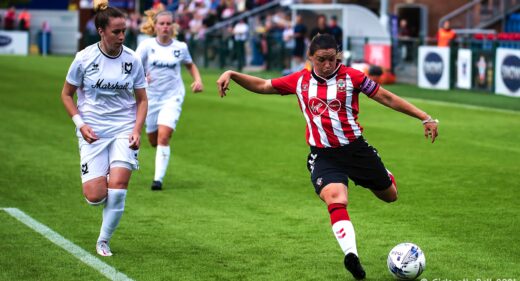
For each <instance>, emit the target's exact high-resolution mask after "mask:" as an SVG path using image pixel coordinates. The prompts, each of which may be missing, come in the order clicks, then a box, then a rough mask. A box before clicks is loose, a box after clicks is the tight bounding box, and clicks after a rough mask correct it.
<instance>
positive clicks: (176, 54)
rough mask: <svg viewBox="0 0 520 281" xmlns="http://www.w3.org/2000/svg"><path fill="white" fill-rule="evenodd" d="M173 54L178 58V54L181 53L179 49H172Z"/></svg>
mask: <svg viewBox="0 0 520 281" xmlns="http://www.w3.org/2000/svg"><path fill="white" fill-rule="evenodd" d="M173 55H174V56H175V57H176V58H178V57H179V56H180V55H181V51H180V50H173Z"/></svg>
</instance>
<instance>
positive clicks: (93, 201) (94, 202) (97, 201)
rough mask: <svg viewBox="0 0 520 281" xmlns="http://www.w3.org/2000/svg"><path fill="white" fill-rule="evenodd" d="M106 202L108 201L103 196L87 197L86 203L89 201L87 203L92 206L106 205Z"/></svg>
mask: <svg viewBox="0 0 520 281" xmlns="http://www.w3.org/2000/svg"><path fill="white" fill-rule="evenodd" d="M106 200H107V197H106V195H105V196H104V197H101V196H85V201H87V203H88V204H89V205H90V206H99V205H102V204H104V203H105V201H106Z"/></svg>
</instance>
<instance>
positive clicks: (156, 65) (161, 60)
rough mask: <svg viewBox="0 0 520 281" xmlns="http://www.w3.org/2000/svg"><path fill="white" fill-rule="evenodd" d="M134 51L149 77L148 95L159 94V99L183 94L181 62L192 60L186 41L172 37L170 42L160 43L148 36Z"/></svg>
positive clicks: (190, 61) (185, 62)
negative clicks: (166, 43)
mask: <svg viewBox="0 0 520 281" xmlns="http://www.w3.org/2000/svg"><path fill="white" fill-rule="evenodd" d="M136 53H137V55H138V56H139V57H140V58H141V61H142V62H143V66H144V70H145V73H146V75H149V78H150V85H149V87H148V89H147V94H148V96H150V97H152V98H153V97H154V96H161V99H167V98H170V97H172V96H176V95H181V96H184V94H185V89H184V82H183V81H182V77H181V66H182V65H181V64H189V63H192V62H193V61H192V59H191V55H190V52H189V50H188V45H186V43H184V42H180V41H177V40H175V39H172V41H171V42H170V44H168V45H161V44H159V42H157V39H156V38H148V39H145V40H143V41H142V42H141V44H139V47H137V50H136Z"/></svg>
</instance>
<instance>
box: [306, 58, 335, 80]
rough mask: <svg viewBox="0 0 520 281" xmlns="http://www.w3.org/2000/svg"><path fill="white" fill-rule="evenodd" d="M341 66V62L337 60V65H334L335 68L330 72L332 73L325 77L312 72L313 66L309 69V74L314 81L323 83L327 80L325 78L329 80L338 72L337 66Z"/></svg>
mask: <svg viewBox="0 0 520 281" xmlns="http://www.w3.org/2000/svg"><path fill="white" fill-rule="evenodd" d="M341 66H342V64H341V62H339V61H338V66H337V67H336V70H334V72H332V74H331V75H329V76H327V77H321V76H319V75H318V74H316V72H314V68H313V69H312V71H311V75H312V77H314V79H316V81H318V83H325V82H327V80H330V79H331V78H332V77H334V76H336V74H338V71H339V68H340V67H341Z"/></svg>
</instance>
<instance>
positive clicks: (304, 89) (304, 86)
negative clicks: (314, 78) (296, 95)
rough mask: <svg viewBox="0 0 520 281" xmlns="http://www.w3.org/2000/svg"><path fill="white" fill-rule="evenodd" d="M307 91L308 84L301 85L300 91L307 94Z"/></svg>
mask: <svg viewBox="0 0 520 281" xmlns="http://www.w3.org/2000/svg"><path fill="white" fill-rule="evenodd" d="M308 90H309V84H307V83H305V84H302V91H304V92H307V91H308Z"/></svg>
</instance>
